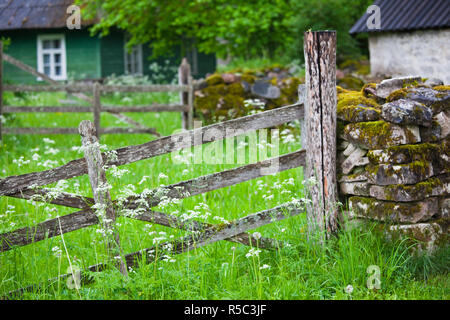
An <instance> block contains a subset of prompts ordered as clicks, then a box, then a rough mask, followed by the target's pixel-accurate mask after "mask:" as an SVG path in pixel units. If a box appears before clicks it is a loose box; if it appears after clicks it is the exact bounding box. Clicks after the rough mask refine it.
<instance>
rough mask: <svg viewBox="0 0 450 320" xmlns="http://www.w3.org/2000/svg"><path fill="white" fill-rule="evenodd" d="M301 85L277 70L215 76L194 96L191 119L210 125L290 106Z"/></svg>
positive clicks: (237, 72)
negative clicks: (193, 117) (193, 113)
mask: <svg viewBox="0 0 450 320" xmlns="http://www.w3.org/2000/svg"><path fill="white" fill-rule="evenodd" d="M302 82H303V81H302V80H301V79H300V78H298V77H294V76H292V75H291V74H289V71H288V70H285V69H283V68H282V67H280V66H273V67H269V68H266V69H263V70H253V71H249V70H245V71H244V70H235V71H233V72H230V73H225V74H217V73H216V74H213V75H211V76H209V77H208V78H206V80H205V81H203V82H201V85H200V88H199V90H197V91H196V93H195V100H194V110H195V117H196V118H197V119H199V120H202V121H203V122H204V123H205V124H210V123H213V122H218V121H225V120H229V119H234V118H238V117H242V116H246V115H249V114H253V113H257V112H261V111H265V110H270V109H274V108H278V107H282V106H286V105H290V104H293V103H295V102H297V100H298V95H297V88H298V86H299V84H300V83H302Z"/></svg>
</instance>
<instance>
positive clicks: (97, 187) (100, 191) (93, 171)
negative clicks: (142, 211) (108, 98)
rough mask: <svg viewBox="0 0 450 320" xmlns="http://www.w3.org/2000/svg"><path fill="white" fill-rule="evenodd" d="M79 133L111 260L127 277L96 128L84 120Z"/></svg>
mask: <svg viewBox="0 0 450 320" xmlns="http://www.w3.org/2000/svg"><path fill="white" fill-rule="evenodd" d="M99 88H100V84H98V83H96V84H95V85H94V101H96V100H97V98H96V95H97V94H99V92H100V91H99ZM95 103H96V102H95ZM98 109H100V108H98ZM79 131H80V135H81V141H82V144H83V147H84V157H85V159H86V163H87V166H88V173H89V181H90V183H91V188H92V194H93V195H94V200H95V204H96V205H97V206H100V207H101V208H97V209H96V210H97V212H98V213H99V214H100V219H99V220H100V221H101V222H102V225H103V228H104V229H105V231H106V238H107V245H108V251H109V255H110V258H111V260H114V259H115V258H117V257H119V259H118V264H119V269H120V272H122V274H123V275H125V276H126V275H127V274H128V272H127V268H126V266H125V264H124V262H123V261H122V259H121V258H120V257H121V248H120V239H119V233H118V231H117V230H116V228H115V221H116V214H115V213H114V207H113V202H112V200H111V195H110V194H109V190H108V189H107V188H106V187H105V186H106V185H108V181H107V180H106V173H105V169H104V168H103V158H102V154H101V152H100V146H99V143H98V138H97V136H96V132H95V127H94V125H93V124H92V122H90V121H88V120H84V121H81V123H80V126H79ZM110 232H111V235H110ZM110 237H111V239H110Z"/></svg>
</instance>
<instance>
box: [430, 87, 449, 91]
mask: <svg viewBox="0 0 450 320" xmlns="http://www.w3.org/2000/svg"><path fill="white" fill-rule="evenodd" d="M433 89H434V90H437V91H450V86H435V87H433Z"/></svg>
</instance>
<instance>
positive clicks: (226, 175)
mask: <svg viewBox="0 0 450 320" xmlns="http://www.w3.org/2000/svg"><path fill="white" fill-rule="evenodd" d="M305 154H306V151H305V150H300V151H296V152H293V153H289V154H286V155H282V156H280V157H277V158H276V159H278V168H277V172H282V171H286V170H290V169H294V168H298V167H300V166H303V165H304V164H305ZM273 163H274V162H273V159H267V160H264V161H260V162H257V163H252V164H249V165H245V166H242V167H238V168H234V169H230V170H226V171H222V172H217V173H212V174H209V175H206V176H202V177H198V178H194V179H191V180H187V181H182V182H179V183H175V184H171V185H169V186H166V187H163V189H164V190H165V192H164V196H165V197H169V198H172V199H184V198H187V197H192V196H195V195H199V194H203V193H206V192H210V191H213V190H217V189H221V188H225V187H229V186H232V185H235V184H239V183H242V182H245V181H249V180H252V179H257V178H260V177H263V176H264V175H265V174H264V169H265V168H267V167H269V166H270V165H271V164H273ZM159 189H161V188H159ZM155 193H156V190H154V192H152V194H155ZM147 201H148V205H149V207H154V206H157V205H158V204H159V203H160V202H161V198H160V197H156V196H153V197H149V198H148V200H147ZM124 206H127V207H128V208H136V207H138V206H139V203H137V202H134V201H129V202H128V203H127V202H125V203H124Z"/></svg>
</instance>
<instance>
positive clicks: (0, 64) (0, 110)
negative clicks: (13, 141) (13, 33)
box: [0, 41, 4, 141]
mask: <svg viewBox="0 0 450 320" xmlns="http://www.w3.org/2000/svg"><path fill="white" fill-rule="evenodd" d="M3 112H4V111H3V42H2V41H0V141H2V140H3V138H2V117H3Z"/></svg>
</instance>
